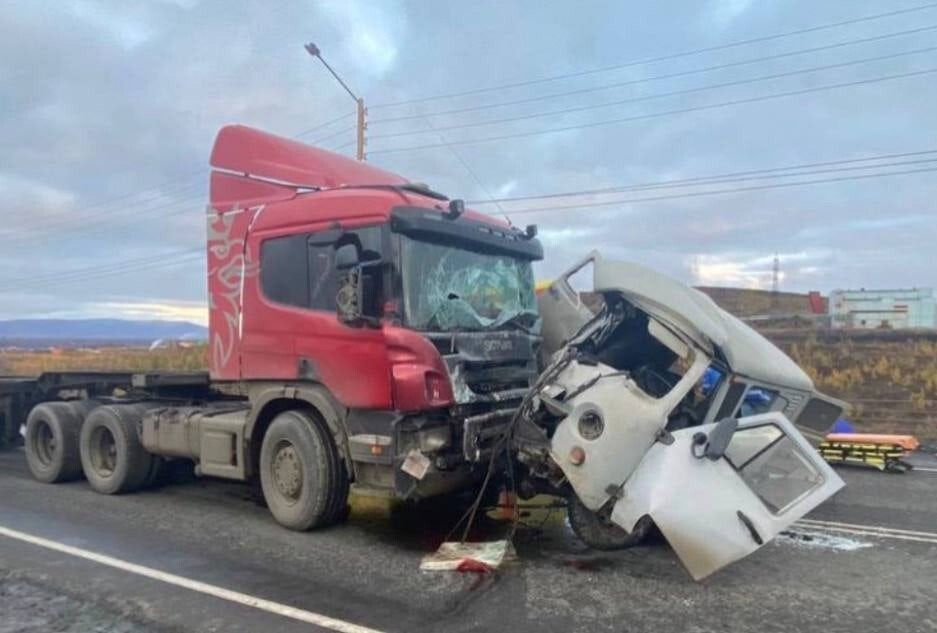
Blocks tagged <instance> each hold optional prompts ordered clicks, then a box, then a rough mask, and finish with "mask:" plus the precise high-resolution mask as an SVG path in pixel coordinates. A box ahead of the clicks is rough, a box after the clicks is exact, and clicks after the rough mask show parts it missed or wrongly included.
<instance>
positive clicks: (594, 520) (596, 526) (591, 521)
mask: <svg viewBox="0 0 937 633" xmlns="http://www.w3.org/2000/svg"><path fill="white" fill-rule="evenodd" d="M566 512H567V516H568V517H569V525H570V527H571V528H573V533H574V534H575V535H576V536H577V537H578V538H579V540H580V541H582V542H583V543H585V544H586V545H588V546H589V547H591V548H593V549H598V550H606V551H609V550H616V549H626V548H629V547H634V546H635V545H640V544H641V542H642V541H644V539H645V538H646V537H647V535H648V533H649V532H650V531H651V528H653V527H654V522H653V521H652V520H651V517H648V516H644V517H641V518H640V519H638V522H637V523H635V525H634V529H633V530H632V531H631V532H626V531H625V530H624V529H622V528H621V527H620V526H618V525H615V524H614V523H612V522H611V521H610V520H608V519H607V518H605V517H602V516H600V515H598V514H596V513H595V512H593V511H592V510H590V509H589V508H587V507H586V506H584V505H583V504H582V501H580V500H579V498H578V497H576V496H575V495H571V496H570V498H569V499H567V502H566Z"/></svg>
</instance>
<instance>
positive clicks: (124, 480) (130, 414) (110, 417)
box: [79, 405, 154, 495]
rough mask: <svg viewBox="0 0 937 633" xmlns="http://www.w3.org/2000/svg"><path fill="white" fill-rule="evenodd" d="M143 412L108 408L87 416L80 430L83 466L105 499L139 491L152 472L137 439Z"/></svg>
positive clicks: (150, 459)
mask: <svg viewBox="0 0 937 633" xmlns="http://www.w3.org/2000/svg"><path fill="white" fill-rule="evenodd" d="M143 411H144V409H143V408H141V407H138V406H136V405H106V406H102V407H98V408H97V409H95V410H94V411H92V412H91V414H90V415H88V418H87V419H86V420H85V423H84V425H82V428H81V438H80V442H79V446H80V448H81V466H82V469H83V470H84V472H85V477H86V478H87V479H88V483H89V484H91V487H92V488H94V490H96V491H97V492H100V493H102V494H106V495H113V494H119V493H122V492H130V491H133V490H137V489H138V488H140V487H141V486H143V485H144V483H145V482H146V480H147V477H148V475H150V473H151V469H152V468H153V459H154V456H153V455H150V454H149V453H148V452H146V449H144V448H143V445H142V444H141V443H140V438H139V436H138V435H137V428H136V426H137V424H136V423H137V422H138V421H139V420H140V418H141V417H142V415H143Z"/></svg>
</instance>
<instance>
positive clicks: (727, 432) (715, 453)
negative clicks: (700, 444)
mask: <svg viewBox="0 0 937 633" xmlns="http://www.w3.org/2000/svg"><path fill="white" fill-rule="evenodd" d="M737 428H739V421H738V420H737V419H736V418H722V419H721V420H719V422H717V423H716V428H714V429H713V430H712V432H710V434H709V442H707V444H706V449H705V450H704V451H703V455H705V456H706V458H707V459H710V460H712V461H716V460H718V459H719V458H720V457H722V456H723V455H725V453H726V449H727V448H729V442H731V441H732V436H733V435H734V434H735V430H736V429H737Z"/></svg>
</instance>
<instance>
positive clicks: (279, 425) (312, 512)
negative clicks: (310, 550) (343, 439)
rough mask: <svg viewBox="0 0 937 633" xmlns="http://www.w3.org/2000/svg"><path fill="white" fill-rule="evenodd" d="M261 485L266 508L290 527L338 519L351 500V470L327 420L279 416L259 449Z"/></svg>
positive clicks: (306, 527) (297, 414) (315, 525)
mask: <svg viewBox="0 0 937 633" xmlns="http://www.w3.org/2000/svg"><path fill="white" fill-rule="evenodd" d="M259 473H260V485H261V489H262V490H263V495H264V500H265V501H266V503H267V508H268V509H269V510H270V513H271V514H273V517H274V519H276V521H277V522H278V523H279V524H280V525H282V526H284V527H286V528H289V529H291V530H297V531H306V530H311V529H313V528H318V527H324V526H326V525H330V524H332V523H335V522H336V521H338V520H340V519H341V518H342V516H343V515H344V512H345V507H346V506H347V503H348V475H347V472H346V471H345V467H344V465H343V464H342V460H341V457H340V456H339V453H338V448H337V447H336V446H335V442H334V441H333V440H332V436H331V434H330V433H329V430H328V428H327V427H326V425H325V424H324V423H323V422H322V420H320V419H319V418H318V417H317V416H316V415H315V414H313V413H312V412H307V411H299V410H291V411H284V412H282V413H280V414H279V415H277V416H276V417H275V418H274V419H273V422H271V423H270V427H269V428H268V429H267V432H266V433H265V434H264V438H263V442H262V444H261V448H260V462H259Z"/></svg>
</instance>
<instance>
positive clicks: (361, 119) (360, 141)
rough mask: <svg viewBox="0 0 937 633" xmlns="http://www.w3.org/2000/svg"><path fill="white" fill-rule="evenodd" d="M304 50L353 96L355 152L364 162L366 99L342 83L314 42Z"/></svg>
mask: <svg viewBox="0 0 937 633" xmlns="http://www.w3.org/2000/svg"><path fill="white" fill-rule="evenodd" d="M304 48H305V49H306V52H307V53H309V54H310V55H312V56H313V57H317V58H318V59H319V61H320V62H322V65H323V66H325V68H326V70H328V71H329V73H331V74H332V76H333V77H335V80H336V81H338V83H339V84H341V86H342V88H344V89H345V92H347V93H348V94H349V95H351V98H352V99H354V100H355V105H356V107H357V138H356V140H357V143H356V145H357V151H356V152H355V157H356V158H357V159H358V160H362V161H363V160H364V159H365V155H364V145H365V140H366V139H365V136H364V132H365V130H367V129H368V122H367V116H368V109H367V108H365V107H364V99H362V98H361V97H359V96H358V95H356V94H355V93H354V92H352V90H351V88H349V87H348V84H346V83H345V82H344V81H342V78H341V77H339V76H338V73H337V72H335V71H334V70H333V69H332V67H331V66H329V63H328V62H327V61H325V59H323V58H322V51H320V50H319V47H318V46H316V45H315V44H313V43H312V42H309V43H308V44H306V45H305V46H304Z"/></svg>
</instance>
